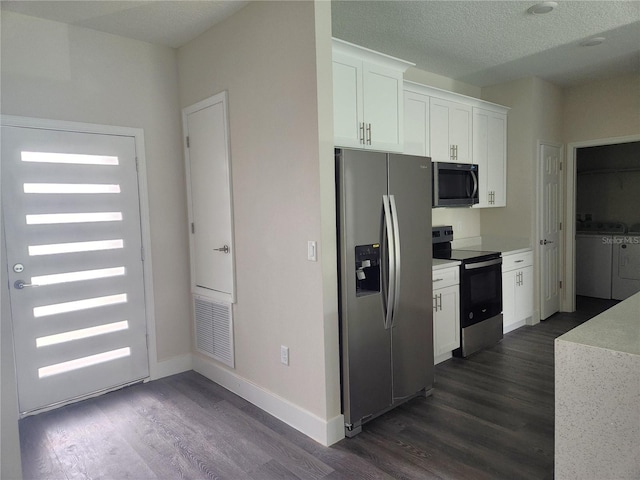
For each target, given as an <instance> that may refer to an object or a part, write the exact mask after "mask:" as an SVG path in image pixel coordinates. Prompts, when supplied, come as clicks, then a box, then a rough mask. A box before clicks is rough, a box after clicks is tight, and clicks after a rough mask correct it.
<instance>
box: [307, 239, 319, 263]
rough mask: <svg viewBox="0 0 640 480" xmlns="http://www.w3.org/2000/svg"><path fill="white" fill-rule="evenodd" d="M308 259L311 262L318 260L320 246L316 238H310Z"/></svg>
mask: <svg viewBox="0 0 640 480" xmlns="http://www.w3.org/2000/svg"><path fill="white" fill-rule="evenodd" d="M307 260H309V261H310V262H317V261H318V246H317V244H316V242H315V240H309V241H308V242H307Z"/></svg>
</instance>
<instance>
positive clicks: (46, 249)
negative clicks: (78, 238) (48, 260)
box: [29, 239, 124, 257]
mask: <svg viewBox="0 0 640 480" xmlns="http://www.w3.org/2000/svg"><path fill="white" fill-rule="evenodd" d="M123 247H124V241H123V240H122V239H117V240H97V241H95V242H73V243H52V244H50V245H29V255H30V256H32V257H33V256H36V255H55V254H59V253H76V252H93V251H98V250H113V249H116V248H123Z"/></svg>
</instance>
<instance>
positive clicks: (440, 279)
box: [432, 266, 460, 290]
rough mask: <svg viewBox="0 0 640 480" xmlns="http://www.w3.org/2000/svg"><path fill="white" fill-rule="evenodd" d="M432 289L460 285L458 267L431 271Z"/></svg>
mask: <svg viewBox="0 0 640 480" xmlns="http://www.w3.org/2000/svg"><path fill="white" fill-rule="evenodd" d="M432 280H433V289H434V290H436V289H438V288H444V287H450V286H451V285H457V284H459V283H460V267H457V266H456V267H451V268H443V269H441V270H434V271H433V276H432Z"/></svg>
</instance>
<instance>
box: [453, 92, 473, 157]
mask: <svg viewBox="0 0 640 480" xmlns="http://www.w3.org/2000/svg"><path fill="white" fill-rule="evenodd" d="M449 109H450V113H449V143H450V144H451V145H452V146H453V147H454V159H453V162H457V163H471V107H470V106H468V105H464V104H462V103H454V102H451V105H450V107H449Z"/></svg>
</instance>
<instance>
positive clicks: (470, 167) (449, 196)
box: [431, 162, 479, 207]
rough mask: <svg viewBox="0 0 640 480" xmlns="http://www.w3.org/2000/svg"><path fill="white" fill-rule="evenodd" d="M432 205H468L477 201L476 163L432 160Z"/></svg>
mask: <svg viewBox="0 0 640 480" xmlns="http://www.w3.org/2000/svg"><path fill="white" fill-rule="evenodd" d="M432 165H433V175H432V177H431V181H432V187H433V188H432V192H433V204H432V205H433V207H470V206H472V205H474V204H476V203H478V202H479V195H478V165H475V164H471V163H447V162H433V163H432Z"/></svg>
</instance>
